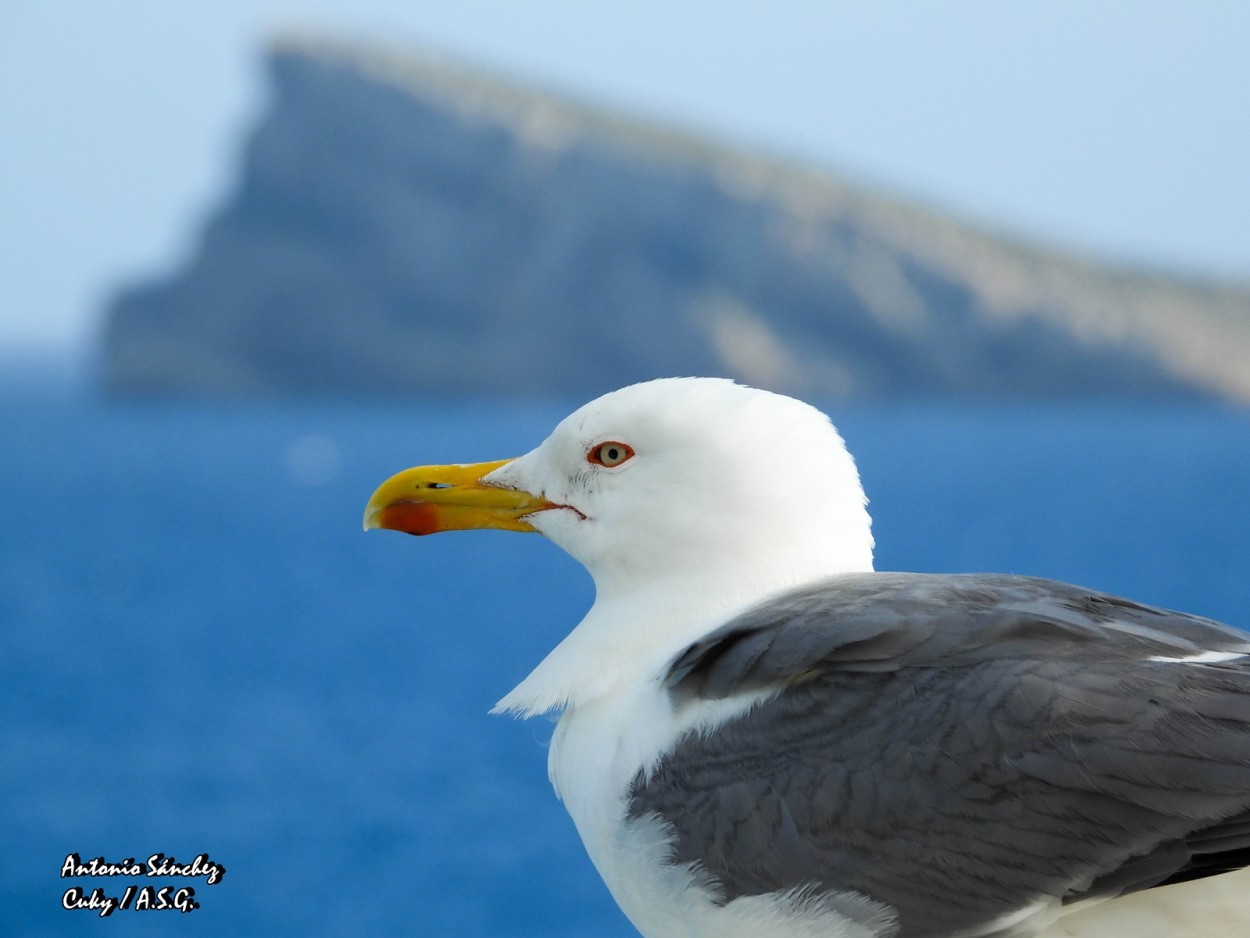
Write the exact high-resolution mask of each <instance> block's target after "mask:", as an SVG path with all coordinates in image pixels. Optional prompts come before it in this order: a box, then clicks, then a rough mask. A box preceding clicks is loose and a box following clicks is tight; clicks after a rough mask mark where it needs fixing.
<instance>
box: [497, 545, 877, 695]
mask: <svg viewBox="0 0 1250 938" xmlns="http://www.w3.org/2000/svg"><path fill="white" fill-rule="evenodd" d="M825 541H826V543H822V544H819V545H809V546H808V549H805V550H795V551H793V552H785V553H774V554H772V555H770V556H769V563H767V564H762V563H760V562H759V560H758V555H756V556H755V557H754V558H752V557H748V558H744V559H743V560H742V561H741V562H739V563H736V564H735V563H731V564H724V565H716V564H713V565H709V566H705V567H703V568H702V570H701V571H700V572H699V573H694V574H692V573H691V572H690V571H684V572H682V573H676V572H674V573H673V574H672V575H670V576H665V577H662V578H658V579H657V578H647V582H646V584H645V585H638V581H637V580H634V581H633V584H632V585H627V584H623V583H614V582H613V581H612V580H611V579H610V578H606V580H607V581H606V582H604V580H605V577H603V576H597V577H596V581H595V582H596V598H595V603H594V605H593V606H592V607H591V608H590V611H589V612H588V613H587V614H586V617H585V618H583V619H582V621H581V622H580V623H579V624H578V626H577V627H576V628H575V629H574V630H573V631H572V632H571V633H570V634H569V635H568V636H567V637H566V638H565V639H564V640H563V641H562V642H561V643H560V644H559V645H557V646H556V647H555V648H554V649H553V650H552V651H551V653H550V654H548V655H547V657H546V658H544V659H543V661H542V663H541V664H539V665H538V667H536V668H535V669H534V670H533V671H532V672H530V674H529V676H528V677H526V679H525V680H524V681H522V682H521V683H520V684H518V685H517V686H516V687H515V688H513V690H512V691H511V692H510V693H508V695H507V696H505V697H504V698H503V699H502V700H500V701H499V703H497V704H496V705H495V707H494V709H493V710H492V712H493V713H504V712H510V713H515V714H517V715H519V716H522V717H529V716H533V715H535V714H539V713H546V712H549V711H552V710H560V709H564V708H567V707H575V706H578V705H581V704H584V703H587V702H589V701H591V700H595V699H597V698H600V697H602V696H605V695H607V694H611V693H613V692H615V691H616V690H618V689H620V688H622V687H632V686H635V685H637V684H640V683H643V682H646V681H653V680H658V679H660V678H661V677H662V675H663V673H664V670H665V667H666V665H668V664H669V663H670V662H671V661H672V660H673V659H674V658H675V657H676V656H677V655H678V654H679V653H681V652H682V651H683V650H684V649H685V648H686V647H687V646H689V645H690V644H692V643H693V642H695V641H697V640H698V639H699V638H701V637H702V636H703V635H706V634H707V633H708V632H710V631H712V630H714V629H716V628H718V627H719V626H721V625H723V624H724V623H725V622H726V621H728V620H729V619H731V618H732V617H734V616H735V615H738V614H739V613H742V612H745V611H746V610H747V609H750V608H751V607H753V606H755V605H758V604H759V603H760V602H763V601H765V600H767V599H768V598H769V597H771V596H775V595H777V594H779V593H782V592H784V591H786V590H788V589H791V588H793V587H796V586H799V585H801V584H803V583H807V582H811V581H812V580H815V579H819V578H821V577H825V576H832V575H834V574H837V573H852V572H867V571H871V570H872V548H871V539H868V541H867V543H862V542H861V544H860V545H859V546H858V547H853V546H851V545H848V544H845V543H843V544H839V545H836V547H835V546H834V545H831V544H829V543H827V541H828V538H826V539H825ZM631 579H632V578H631Z"/></svg>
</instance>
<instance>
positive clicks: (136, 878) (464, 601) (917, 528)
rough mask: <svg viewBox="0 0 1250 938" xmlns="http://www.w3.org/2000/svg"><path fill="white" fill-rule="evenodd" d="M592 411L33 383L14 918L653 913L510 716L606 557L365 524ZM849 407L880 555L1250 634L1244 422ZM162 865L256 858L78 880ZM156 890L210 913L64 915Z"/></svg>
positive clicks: (19, 534) (461, 925)
mask: <svg viewBox="0 0 1250 938" xmlns="http://www.w3.org/2000/svg"><path fill="white" fill-rule="evenodd" d="M577 403H579V402H575V401H570V402H567V404H559V403H557V404H551V405H542V406H539V405H534V406H504V407H500V406H495V405H486V404H482V405H475V406H470V405H439V404H435V403H427V404H412V405H399V404H376V405H352V406H347V405H344V406H329V405H325V404H319V405H296V404H283V405H277V404H273V405H264V406H248V407H246V408H244V407H210V406H202V405H191V404H185V403H183V404H173V403H171V404H150V403H148V404H139V403H108V402H105V401H102V400H99V399H97V398H95V397H93V396H91V395H90V394H87V393H83V392H74V393H70V392H56V393H52V392H49V391H47V390H41V389H39V388H22V387H13V386H9V387H6V388H5V389H4V391H3V396H2V397H0V493H2V494H0V499H2V502H0V503H2V504H3V509H2V512H3V514H2V520H0V704H2V707H0V746H2V748H0V753H2V755H0V845H2V846H3V857H2V859H0V933H3V934H6V935H9V934H11V935H23V934H29V935H55V934H67V935H68V934H75V935H77V934H86V933H89V934H96V933H99V934H103V933H105V932H108V933H110V934H114V933H115V934H127V935H131V934H140V935H147V934H162V935H163V934H176V935H191V934H212V935H217V934H264V935H287V934H300V935H302V934H344V933H361V934H379V935H383V934H401V935H402V934H411V935H451V934H455V935H467V936H475V935H481V936H530V935H532V936H539V935H542V936H586V935H595V936H609V938H610V936H625V935H631V934H633V931H632V929H631V928H630V927H629V925H628V923H627V922H626V921H625V920H624V918H623V917H622V916H621V915H620V913H619V912H618V911H617V910H616V908H615V905H614V903H613V902H612V900H611V898H610V896H609V895H608V893H607V891H606V889H605V888H604V887H603V885H602V884H601V883H600V881H599V879H598V876H597V875H596V874H595V871H594V869H593V868H592V867H591V865H590V863H589V861H588V860H587V859H586V857H585V855H584V853H583V851H582V848H581V845H580V843H579V841H578V839H577V836H576V832H575V831H574V829H573V826H572V824H571V822H570V821H569V820H568V818H567V816H566V815H565V813H564V811H563V809H562V808H561V806H560V805H559V803H558V802H557V801H556V800H555V798H554V796H553V794H552V792H551V790H550V788H549V785H548V783H547V780H546V745H547V742H548V740H549V739H550V736H551V732H552V725H551V724H550V723H549V722H547V721H543V720H534V721H530V722H526V723H521V722H516V721H514V720H510V719H503V718H496V717H489V716H487V713H486V711H487V710H488V709H489V708H490V706H491V705H492V704H493V703H494V701H495V700H496V699H498V698H499V697H500V696H502V695H503V694H504V693H505V692H506V691H507V690H509V689H510V688H511V687H512V686H513V685H514V684H515V683H516V682H517V681H519V680H520V679H521V678H522V677H523V676H524V675H525V674H526V673H527V672H528V670H529V668H530V667H531V666H533V665H534V664H535V663H537V662H538V661H539V660H540V659H541V657H542V656H543V654H544V653H545V652H546V651H547V650H548V649H549V648H550V647H552V646H553V645H554V644H555V643H556V642H557V641H558V640H559V639H560V638H561V637H562V635H563V634H564V633H565V632H566V631H567V630H568V629H569V628H570V627H571V626H572V625H573V624H575V623H576V621H577V620H578V618H579V617H580V615H581V613H582V611H583V610H584V609H585V608H586V607H587V606H588V605H589V603H590V601H591V599H592V589H591V585H590V582H589V579H588V577H587V576H586V575H585V574H584V572H582V571H581V569H580V568H579V567H577V565H576V564H575V563H573V562H572V561H571V560H569V559H568V558H567V557H565V556H564V555H563V554H562V553H561V552H560V551H559V550H558V549H556V548H555V547H553V546H552V545H550V544H548V543H546V542H545V541H543V540H542V539H541V538H540V537H538V536H534V535H514V534H506V533H499V532H489V533H456V534H447V535H441V536H439V537H434V538H423V539H416V538H405V537H402V536H400V535H396V534H392V533H390V532H375V533H371V534H369V535H368V536H365V535H364V534H363V533H362V532H361V529H360V521H361V512H362V510H363V506H364V503H365V500H366V499H367V497H368V496H369V494H370V493H371V492H372V490H373V488H374V486H375V485H376V484H377V483H378V482H380V481H381V480H382V479H383V478H385V477H386V476H388V475H389V474H391V473H392V472H394V471H396V470H398V469H400V468H403V467H406V466H409V465H413V464H416V463H422V462H452V461H471V460H482V459H490V458H500V457H504V456H509V455H517V454H520V453H521V452H524V451H525V450H527V449H528V448H530V447H531V446H532V445H534V444H535V443H537V442H538V441H539V440H540V439H541V438H542V437H543V436H544V435H545V433H546V432H547V430H548V429H549V428H550V426H551V425H553V424H554V422H555V421H556V420H557V419H558V418H559V417H560V416H562V415H563V414H564V413H565V412H567V411H568V410H569V409H571V408H572V406H574V405H575V404H577ZM832 413H833V414H834V417H835V421H836V422H837V423H838V424H839V426H840V427H841V429H842V431H843V434H844V436H845V437H846V439H847V441H848V443H849V444H850V446H851V448H852V450H853V451H854V452H855V453H856V454H857V456H858V459H859V463H860V467H861V472H862V474H863V477H864V480H865V485H866V487H867V489H868V492H869V495H870V497H871V499H872V504H871V506H870V507H871V509H872V511H873V514H874V517H875V519H876V521H875V532H876V536H877V542H878V566H879V567H880V568H881V569H908V570H931V571H956V570H962V571H971V570H979V571H1007V572H1017V573H1032V574H1037V575H1043V576H1052V577H1057V578H1061V579H1066V580H1070V581H1075V582H1079V583H1083V584H1085V585H1088V586H1093V587H1097V588H1101V589H1105V590H1109V591H1111V592H1115V593H1119V594H1123V595H1128V596H1131V597H1133V598H1136V599H1139V600H1143V601H1147V602H1152V603H1157V604H1161V605H1166V606H1171V607H1177V608H1183V609H1187V610H1189V611H1194V612H1199V613H1202V614H1205V615H1209V616H1212V617H1215V618H1219V619H1223V620H1224V621H1228V622H1231V623H1233V624H1241V625H1250V415H1247V414H1246V413H1245V412H1236V411H1228V410H1221V409H1216V408H1211V407H1205V408H1204V407H1198V406H1193V407H1177V408H1172V409H1147V408H1144V407H1143V408H1134V407H1099V408H1094V409H1076V408H1071V407H1065V408H1050V407H1023V406H1003V407H997V408H985V409H975V408H961V409H950V408H938V407H917V406H912V407H898V408H886V407H874V408H855V409H846V408H840V409H839V408H834V409H833V410H832ZM157 853H163V854H165V855H166V856H173V857H176V858H177V860H178V861H180V862H190V861H191V860H192V859H193V858H194V857H196V856H197V855H198V854H203V853H207V854H209V858H210V859H211V861H213V862H215V863H220V864H222V865H224V867H225V869H226V872H225V875H224V876H223V877H222V879H221V881H220V882H218V883H217V884H215V885H209V884H207V882H206V879H205V877H203V876H201V877H198V878H159V877H158V878H148V877H145V876H141V875H123V876H118V877H114V878H90V877H81V878H62V876H61V873H62V867H63V864H64V863H65V860H66V857H67V856H68V855H70V854H78V855H79V856H80V857H81V858H82V859H83V860H84V861H89V860H90V859H91V858H94V857H103V858H105V860H108V861H111V862H120V861H122V860H125V859H128V858H132V857H133V858H136V859H137V860H138V862H139V863H140V864H143V863H144V862H145V861H146V859H147V858H148V857H149V856H150V855H153V854H157ZM131 885H134V886H144V885H155V886H157V887H164V886H169V887H173V889H177V888H181V887H188V886H189V887H191V888H194V890H195V893H194V896H193V897H187V898H193V900H194V901H195V902H197V903H198V904H199V907H198V908H196V909H194V910H193V911H190V912H180V911H178V910H177V909H174V910H161V911H157V910H147V911H136V910H134V909H133V908H131V909H128V910H119V911H116V912H114V913H113V915H112V916H111V917H110V919H109V920H108V921H100V917H99V915H98V913H96V912H94V911H90V910H81V911H67V910H65V909H63V908H62V900H63V896H64V894H65V892H66V890H67V889H69V888H72V887H74V886H78V887H81V888H83V889H84V890H85V892H86V893H87V894H88V895H90V893H91V891H92V889H94V888H97V887H98V888H102V889H103V892H104V894H105V895H113V896H118V897H120V896H122V895H123V894H124V892H125V889H126V887H127V886H131ZM175 895H176V894H175V893H174V892H173V890H172V889H171V891H170V893H168V896H169V898H170V899H171V900H172V899H173V898H174V897H175ZM184 896H185V894H184ZM119 921H121V922H124V923H125V924H124V925H123V924H119ZM118 929H121V930H120V931H118Z"/></svg>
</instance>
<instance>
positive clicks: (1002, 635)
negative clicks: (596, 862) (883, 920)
mask: <svg viewBox="0 0 1250 938" xmlns="http://www.w3.org/2000/svg"><path fill="white" fill-rule="evenodd" d="M1211 652H1216V653H1219V652H1224V653H1226V655H1227V656H1233V655H1241V654H1247V653H1250V640H1248V637H1247V635H1245V634H1244V633H1241V632H1238V631H1236V630H1234V629H1231V628H1228V627H1227V626H1223V625H1220V624H1218V623H1215V622H1212V621H1210V620H1206V619H1200V618H1198V617H1194V616H1187V615H1183V614H1180V613H1175V612H1168V611H1166V610H1160V609H1152V608H1150V607H1146V606H1140V605H1137V604H1134V603H1130V602H1127V601H1125V600H1121V599H1117V598H1115V597H1111V596H1105V595H1100V594H1097V593H1094V592H1091V591H1088V590H1083V589H1080V588H1078V587H1074V586H1068V585H1065V584H1060V583H1054V582H1049V581H1045V580H1035V579H1028V578H1023V577H1009V576H933V575H918V574H864V575H855V576H845V577H835V578H832V579H830V580H827V581H824V582H822V583H820V584H817V585H815V586H813V587H809V588H806V589H803V590H801V591H797V592H794V593H792V594H790V595H788V596H785V597H782V598H781V599H779V600H774V601H772V602H770V603H768V604H767V605H766V606H763V607H761V608H759V609H757V610H755V611H754V612H751V613H748V614H746V615H743V616H741V617H739V618H738V619H736V620H734V621H733V622H731V623H729V624H728V625H726V626H725V627H723V628H721V629H719V630H717V631H716V632H715V633H713V634H711V635H709V636H708V637H707V638H706V639H704V640H702V641H700V642H698V643H697V644H695V645H693V646H691V647H690V648H689V649H687V650H686V652H685V653H684V654H682V655H681V656H680V657H679V658H678V659H677V660H676V661H675V662H674V663H673V665H672V667H671V669H670V670H669V672H668V677H667V686H668V689H669V692H670V694H671V695H672V697H673V699H674V703H675V705H681V703H682V702H684V701H688V700H690V699H694V698H702V699H713V698H727V697H731V696H733V695H735V694H738V693H743V692H748V691H758V690H761V689H771V690H776V694H775V696H773V697H772V698H771V699H769V700H768V701H767V702H766V703H764V704H761V705H760V706H758V707H756V708H755V709H753V710H751V711H749V712H748V713H746V714H745V715H743V716H740V717H738V718H736V719H734V720H732V721H730V722H729V723H727V724H725V725H723V726H721V727H720V728H719V729H718V730H717V731H716V732H714V733H691V734H689V735H688V736H686V737H685V738H683V739H682V740H681V741H680V743H679V744H678V745H677V746H676V748H675V749H674V750H673V751H672V752H671V753H669V754H668V755H667V756H666V757H665V758H663V759H662V760H661V762H660V764H659V765H658V767H657V768H656V769H655V770H654V771H653V772H652V773H651V774H649V775H641V774H640V775H639V776H638V777H637V778H636V779H635V781H634V785H633V788H632V790H631V802H630V812H631V815H632V816H633V817H641V816H644V815H651V814H654V815H658V816H659V817H660V818H662V819H663V820H664V821H666V822H667V823H668V824H670V825H671V826H672V829H673V831H674V835H675V842H674V848H675V855H674V858H673V861H674V862H675V863H691V862H694V863H698V864H699V865H700V866H702V867H703V868H704V869H706V870H707V871H708V872H709V873H710V874H711V875H712V876H713V878H714V879H716V880H717V881H718V882H719V884H720V886H721V888H722V889H723V897H722V898H723V900H724V901H729V900H732V899H734V898H736V897H738V896H742V895H755V894H761V893H767V892H772V891H774V890H778V889H787V888H793V887H799V886H806V887H810V888H815V889H816V890H817V891H821V890H825V891H829V892H834V891H842V890H854V891H856V892H859V893H862V894H863V895H866V896H868V897H870V898H872V899H875V900H878V901H880V902H884V903H887V904H888V905H890V906H892V907H893V908H894V909H895V910H896V911H897V913H898V917H899V922H900V931H899V936H900V938H924V936H942V935H955V934H961V933H969V934H973V933H975V934H983V933H984V932H982V931H978V929H984V928H985V927H986V926H987V923H990V922H993V921H994V920H996V919H998V918H1000V917H1002V916H1004V915H1007V914H1010V913H1013V912H1016V911H1018V910H1020V909H1022V908H1023V907H1025V906H1026V905H1028V904H1029V903H1031V902H1033V901H1036V900H1037V899H1038V898H1039V897H1042V896H1054V897H1059V898H1061V899H1062V900H1063V901H1075V900H1077V899H1081V898H1087V897H1091V896H1106V895H1116V894H1120V893H1123V892H1129V891H1133V890H1137V889H1144V888H1149V887H1151V886H1157V885H1162V884H1165V883H1169V882H1176V881H1179V880H1183V879H1189V878H1195V877H1199V876H1205V875H1209V874H1211V873H1217V872H1222V871H1224V870H1228V869H1235V868H1239V867H1241V866H1245V865H1247V864H1250V659H1246V658H1231V657H1230V658H1229V660H1219V661H1217V660H1214V659H1216V658H1220V657H1222V656H1220V655H1218V654H1215V655H1212V654H1208V653H1211ZM1203 654H1205V655H1206V662H1207V663H1196V662H1189V663H1184V662H1183V661H1182V660H1181V659H1186V658H1193V657H1195V656H1198V655H1203Z"/></svg>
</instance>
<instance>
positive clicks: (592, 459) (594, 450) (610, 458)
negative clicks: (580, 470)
mask: <svg viewBox="0 0 1250 938" xmlns="http://www.w3.org/2000/svg"><path fill="white" fill-rule="evenodd" d="M633 456H634V448H633V447H632V446H630V445H629V444H628V443H622V442H620V441H619V440H606V441H605V442H603V443H599V444H598V445H596V446H592V447H591V448H590V452H589V453H587V454H586V461H587V462H589V463H592V464H594V465H596V466H603V467H604V468H605V469H613V468H615V467H617V466H619V465H620V464H621V463H623V462H626V461H627V460H630V459H632V458H633Z"/></svg>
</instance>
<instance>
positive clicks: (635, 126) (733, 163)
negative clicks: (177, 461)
mask: <svg viewBox="0 0 1250 938" xmlns="http://www.w3.org/2000/svg"><path fill="white" fill-rule="evenodd" d="M268 65H269V74H270V76H271V80H272V95H271V103H270V105H269V107H268V110H267V112H266V113H265V114H264V115H263V117H262V119H261V120H260V122H259V125H258V126H257V127H256V128H255V129H254V132H253V133H252V135H251V137H250V140H249V142H248V145H247V148H246V152H245V154H244V157H243V160H244V161H243V165H242V167H241V170H240V172H239V174H238V178H239V183H238V185H237V187H236V188H235V190H234V191H233V192H232V194H230V196H229V197H228V198H227V199H226V201H225V202H224V204H222V205H221V206H220V207H219V208H218V209H217V210H216V211H215V212H214V214H213V216H212V217H211V219H210V220H209V221H208V223H207V225H206V226H205V228H204V231H203V233H202V237H201V238H200V240H199V244H198V248H197V250H196V251H195V253H194V256H193V257H192V258H191V260H190V262H189V263H188V264H187V266H186V267H185V269H183V270H180V271H178V272H176V273H175V274H174V275H173V276H172V277H171V278H170V279H167V280H163V281H159V282H149V283H143V284H136V285H133V286H131V287H129V288H127V289H126V290H125V291H123V292H122V293H121V294H120V295H119V296H118V297H116V299H115V301H114V302H113V304H112V306H111V309H110V310H109V312H108V316H107V322H106V328H105V344H104V354H103V370H104V375H105V381H106V384H107V386H108V388H109V389H111V390H112V391H114V392H118V393H126V394H167V393H175V394H191V395H211V396H236V397H237V396H246V395H259V394H264V395H292V394H305V393H319V394H328V395H350V394H368V395H436V394H437V395H446V394H459V395H473V396H482V395H491V394H508V395H552V394H569V395H577V396H582V397H585V396H590V395H593V394H597V393H599V392H602V391H604V390H607V389H609V388H614V387H618V386H620V385H624V384H627V383H630V382H633V381H639V380H644V379H647V378H652V377H657V376H662V375H683V374H704V375H727V376H730V377H735V378H739V379H740V380H743V381H746V382H748V383H751V384H755V385H759V386H762V387H767V388H772V389H775V390H780V391H784V392H789V393H796V394H800V395H804V396H817V397H840V398H881V397H916V396H925V397H932V396H944V397H962V398H971V397H995V398H1000V397H1004V396H1009V397H1017V398H1055V397H1070V398H1075V397H1091V396H1099V397H1114V396H1120V397H1124V396H1130V395H1131V396H1142V395H1150V396H1161V397H1162V396H1175V395H1184V396H1195V395H1196V396H1206V397H1216V398H1224V399H1230V400H1237V401H1250V290H1248V289H1245V288H1242V287H1240V286H1235V285H1220V284H1208V283H1201V282H1195V281H1186V280H1181V279H1175V278H1170V277H1167V276H1163V275H1157V274H1151V273H1146V272H1136V271H1129V270H1124V269H1117V268H1114V267H1110V266H1106V265H1103V264H1100V263H1098V262H1096V261H1094V260H1091V259H1088V258H1084V257H1081V256H1079V255H1076V254H1068V253H1063V252H1059V251H1055V250H1050V249H1042V248H1039V247H1035V246H1030V245H1026V244H1022V243H1019V242H1016V241H1013V240H1011V239H1009V238H1005V237H1002V236H999V235H996V234H994V233H992V232H988V231H985V230H982V229H980V228H978V227H976V226H974V225H971V224H967V223H964V222H961V221H959V220H956V219H953V218H950V217H947V216H945V215H943V214H941V213H939V212H937V211H934V210H931V209H928V208H925V207H922V206H918V205H915V204H910V203H908V202H906V201H903V200H899V199H892V198H889V197H887V196H884V195H881V194H879V193H876V192H873V191H871V190H869V189H866V188H863V187H860V186H857V185H854V184H852V183H850V182H847V181H845V180H843V179H841V178H839V177H837V176H835V175H834V174H832V173H830V172H828V171H824V170H821V169H817V168H813V167H810V166H806V165H801V164H797V163H794V162H787V161H785V160H783V159H779V158H776V157H773V156H770V155H766V154H761V153H758V152H751V151H747V150H744V149H742V148H737V147H733V146H728V145H723V144H720V143H717V142H715V141H709V140H707V139H704V138H701V137H698V136H696V135H692V134H687V133H684V132H682V131H680V130H678V129H674V128H671V127H668V126H663V125H659V124H654V123H649V122H647V121H645V120H641V119H637V118H633V117H628V116H624V115H619V114H615V113H612V112H609V111H606V110H603V109H599V108H596V107H592V106H589V105H586V104H583V103H579V102H577V101H574V100H570V99H568V98H565V97H562V96H560V95H556V94H552V93H548V92H546V91H543V90H539V89H536V88H532V87H528V86H526V85H524V84H522V83H519V82H515V81H511V80H507V79H503V78H499V77H496V76H493V75H490V74H486V73H483V72H481V71H478V70H474V69H471V68H468V67H465V66H462V65H459V64H456V63H452V62H449V61H446V60H442V59H439V58H437V57H434V56H430V55H426V54H415V53H409V52H397V51H394V50H387V49H381V48H375V47H372V46H358V45H351V44H340V43H335V42H328V41H325V40H309V39H287V40H283V41H279V42H276V43H275V44H274V45H273V46H272V48H271V50H270V53H269V59H268Z"/></svg>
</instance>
